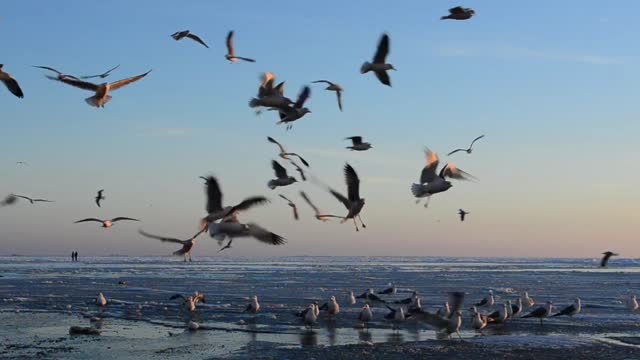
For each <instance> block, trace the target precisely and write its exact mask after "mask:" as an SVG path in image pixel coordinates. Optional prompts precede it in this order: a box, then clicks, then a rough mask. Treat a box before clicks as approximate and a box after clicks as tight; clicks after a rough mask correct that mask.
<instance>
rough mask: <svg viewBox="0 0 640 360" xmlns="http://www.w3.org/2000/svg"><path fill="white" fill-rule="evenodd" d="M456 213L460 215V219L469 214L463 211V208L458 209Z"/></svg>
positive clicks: (462, 219)
mask: <svg viewBox="0 0 640 360" xmlns="http://www.w3.org/2000/svg"><path fill="white" fill-rule="evenodd" d="M458 215H460V221H464V217H465V216H467V215H469V213H468V212H466V211H464V210H462V209H459V210H458Z"/></svg>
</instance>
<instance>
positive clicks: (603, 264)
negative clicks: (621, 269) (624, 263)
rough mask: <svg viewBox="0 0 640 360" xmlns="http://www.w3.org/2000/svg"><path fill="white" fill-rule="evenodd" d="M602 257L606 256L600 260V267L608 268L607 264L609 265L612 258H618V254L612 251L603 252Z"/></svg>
mask: <svg viewBox="0 0 640 360" xmlns="http://www.w3.org/2000/svg"><path fill="white" fill-rule="evenodd" d="M602 255H604V256H603V257H602V260H600V267H607V264H608V263H609V258H611V257H612V256H618V254H616V253H613V252H611V251H607V252H603V253H602Z"/></svg>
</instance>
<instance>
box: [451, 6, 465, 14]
mask: <svg viewBox="0 0 640 360" xmlns="http://www.w3.org/2000/svg"><path fill="white" fill-rule="evenodd" d="M449 13H450V14H464V13H465V10H464V8H463V7H462V6H456V7H453V8H451V9H449Z"/></svg>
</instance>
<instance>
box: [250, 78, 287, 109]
mask: <svg viewBox="0 0 640 360" xmlns="http://www.w3.org/2000/svg"><path fill="white" fill-rule="evenodd" d="M274 83H275V76H274V75H273V74H272V73H270V72H267V73H264V74H263V75H262V81H261V82H260V87H258V96H257V97H255V98H253V99H251V100H250V101H249V107H252V108H256V107H266V108H271V109H285V108H287V107H288V106H289V105H291V104H293V101H291V99H289V98H287V97H285V96H284V81H283V82H281V83H279V84H278V85H276V86H273V84H274Z"/></svg>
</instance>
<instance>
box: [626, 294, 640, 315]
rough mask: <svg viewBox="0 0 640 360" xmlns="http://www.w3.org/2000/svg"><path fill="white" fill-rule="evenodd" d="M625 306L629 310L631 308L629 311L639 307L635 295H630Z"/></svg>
mask: <svg viewBox="0 0 640 360" xmlns="http://www.w3.org/2000/svg"><path fill="white" fill-rule="evenodd" d="M627 307H628V308H629V310H631V312H634V311H636V310H638V308H640V305H639V304H638V299H637V298H636V296H635V295H631V297H630V298H629V301H628V302H627Z"/></svg>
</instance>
